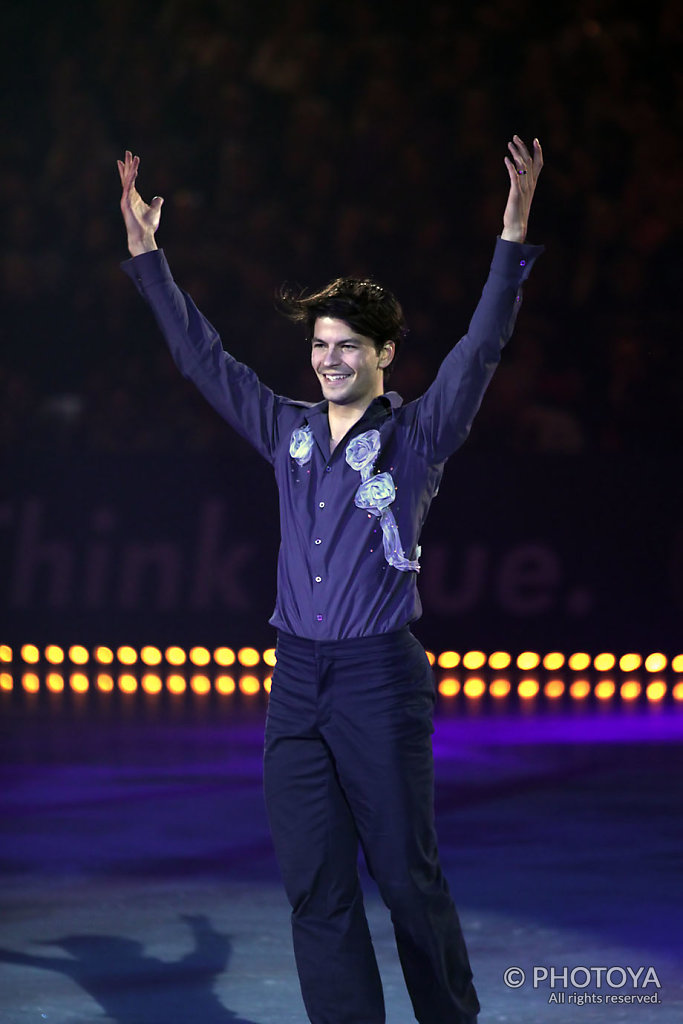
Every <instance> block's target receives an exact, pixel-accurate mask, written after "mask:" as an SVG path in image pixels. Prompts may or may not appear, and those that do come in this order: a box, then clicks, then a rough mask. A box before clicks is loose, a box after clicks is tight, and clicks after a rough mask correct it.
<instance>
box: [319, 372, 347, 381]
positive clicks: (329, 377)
mask: <svg viewBox="0 0 683 1024" xmlns="http://www.w3.org/2000/svg"><path fill="white" fill-rule="evenodd" d="M320 376H321V377H322V378H323V380H324V381H327V383H328V384H339V383H340V382H341V381H344V380H348V379H349V377H350V376H351V374H350V373H322V374H321V375H320Z"/></svg>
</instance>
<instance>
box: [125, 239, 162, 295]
mask: <svg viewBox="0 0 683 1024" xmlns="http://www.w3.org/2000/svg"><path fill="white" fill-rule="evenodd" d="M121 270H122V271H123V272H124V274H126V275H127V276H128V277H129V278H130V279H131V281H132V282H133V284H134V285H135V286H136V288H137V289H138V291H139V292H140V293H141V294H143V295H144V293H145V291H146V290H147V288H151V287H152V286H153V285H155V284H168V283H169V282H171V281H173V275H172V274H171V269H170V267H169V265H168V263H167V262H166V257H165V255H164V250H163V249H152V251H151V252H142V253H140V255H139V256H132V257H131V258H130V259H129V260H124V261H123V262H122V263H121Z"/></svg>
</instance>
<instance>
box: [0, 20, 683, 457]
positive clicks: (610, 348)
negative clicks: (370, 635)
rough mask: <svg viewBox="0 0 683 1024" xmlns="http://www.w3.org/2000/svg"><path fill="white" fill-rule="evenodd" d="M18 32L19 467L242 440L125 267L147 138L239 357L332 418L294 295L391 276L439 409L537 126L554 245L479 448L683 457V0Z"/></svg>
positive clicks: (11, 157)
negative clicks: (169, 347) (454, 350)
mask: <svg viewBox="0 0 683 1024" xmlns="http://www.w3.org/2000/svg"><path fill="white" fill-rule="evenodd" d="M3 19H4V34H3V38H2V42H0V48H1V49H2V53H3V60H2V75H3V88H4V94H5V97H6V100H5V103H4V104H3V108H2V111H1V112H0V118H1V120H2V128H3V133H2V134H3V160H2V162H1V163H0V204H2V221H3V226H4V231H3V240H2V248H1V255H0V292H1V295H2V310H3V315H2V321H1V322H0V346H1V347H0V402H1V408H0V445H1V446H2V448H3V450H4V451H5V452H6V453H13V452H20V453H22V452H40V451H76V452H78V451H84V450H87V451H95V452H103V453H105V452H117V453H124V454H125V453H129V452H130V453H174V452H187V453H194V452H196V453H212V452H222V451H226V450H230V449H231V448H232V447H233V446H234V445H236V444H238V442H236V441H235V440H234V438H233V437H232V434H231V432H230V431H229V430H228V429H227V428H225V426H224V425H223V424H222V423H221V421H220V420H218V418H217V417H216V416H215V414H214V413H213V412H212V411H211V410H210V409H209V408H208V407H207V406H206V405H205V403H204V402H203V400H202V399H201V398H199V397H198V396H196V395H195V394H194V391H193V389H192V387H191V386H190V385H188V384H187V383H186V382H185V381H183V379H182V378H181V377H180V376H179V374H178V373H177V371H176V370H175V369H174V368H173V367H172V365H171V364H170V361H169V359H168V357H167V356H166V354H165V350H164V346H163V342H162V341H161V339H160V337H159V335H158V332H157V330H156V327H155V325H154V323H153V321H152V319H151V316H150V314H149V313H148V312H147V311H146V309H145V307H144V305H143V303H142V301H141V300H140V298H139V297H138V296H137V294H136V292H135V290H134V289H133V287H132V285H131V284H130V282H129V281H127V280H126V278H125V277H124V275H123V274H122V273H121V271H120V269H119V265H118V264H119V261H120V260H123V259H125V258H126V249H125V233H124V230H123V224H122V222H121V219H120V212H119V208H118V202H119V181H118V173H117V171H116V158H117V157H119V156H121V155H122V154H123V150H124V149H126V148H128V149H131V150H133V151H134V152H136V153H139V154H140V156H141V160H142V164H141V171H140V177H139V188H140V191H141V193H142V194H143V196H144V197H145V198H147V199H149V198H151V197H152V196H153V195H156V194H158V195H162V196H164V198H165V205H164V209H163V214H162V225H161V229H160V231H159V237H158V241H159V243H160V245H162V246H163V247H164V249H165V251H166V253H167V256H168V258H169V262H170V264H171V267H172V269H173V271H174V274H175V277H176V279H177V281H178V282H179V284H181V286H182V287H184V288H186V289H187V290H188V291H189V292H190V294H191V295H192V296H193V298H194V299H195V301H196V302H197V304H198V305H199V307H200V309H202V311H203V312H204V313H205V314H206V315H207V316H208V317H209V319H211V320H212V322H213V323H214V324H215V325H216V326H217V327H218V329H219V330H220V332H221V335H222V337H223V340H224V344H225V345H226V347H228V348H230V350H231V351H232V352H233V354H235V355H236V356H237V357H238V358H240V359H243V360H244V361H246V362H248V363H250V365H253V366H254V367H255V368H256V369H257V370H258V372H259V373H260V374H261V376H262V377H263V379H264V380H265V381H266V382H267V383H268V384H270V385H271V386H273V387H274V388H275V389H276V390H277V391H279V392H281V393H284V394H289V395H291V396H293V397H299V398H305V399H309V400H315V399H316V398H317V393H316V386H315V382H314V381H313V380H312V379H311V372H310V369H309V367H308V363H307V349H306V343H305V341H304V339H303V338H301V337H299V336H298V334H297V331H296V328H293V327H292V326H291V325H289V324H287V323H286V322H285V321H283V320H281V319H280V318H279V316H278V314H277V312H276V310H275V301H274V296H275V294H276V292H277V290H278V288H279V287H280V286H281V285H282V284H283V283H284V282H288V283H296V284H300V285H301V286H303V287H311V288H315V287H319V286H321V285H322V284H324V283H325V282H326V281H327V280H328V279H330V278H331V277H334V276H337V275H339V274H352V273H353V274H356V273H362V274H364V275H366V274H368V275H372V276H374V277H375V278H376V279H377V280H379V281H381V282H382V283H384V284H386V285H388V286H389V287H390V288H392V290H394V291H395V292H396V293H397V294H398V296H399V298H400V299H401V301H402V303H403V306H404V310H405V313H406V317H407V320H408V324H409V326H410V334H409V337H408V341H407V342H406V344H405V347H404V351H403V352H402V354H401V357H400V361H399V363H398V365H397V368H396V371H395V374H394V378H393V380H392V382H391V386H392V387H395V388H396V390H399V391H400V392H401V393H402V394H403V395H404V397H406V398H412V397H415V396H417V395H418V394H419V393H420V392H421V391H422V390H423V389H424V387H425V386H426V385H427V383H428V382H429V380H430V379H431V377H432V376H433V374H434V372H435V370H436V367H437V366H438V364H439V362H440V360H441V359H442V358H443V356H444V355H445V353H446V352H447V350H448V348H449V347H450V345H451V344H452V343H453V342H454V341H455V340H457V338H458V337H459V336H460V335H461V334H463V333H464V331H465V330H466V327H467V322H468V319H469V316H470V314H471V312H472V310H473V308H474V304H475V302H476V299H477V297H478V295H479V291H480V289H481V286H482V284H483V281H484V279H485V276H486V270H487V265H488V261H489V259H490V254H491V251H492V247H493V242H494V238H495V235H496V234H497V233H498V232H499V231H500V228H501V221H502V211H503V207H504V203H505V197H506V194H507V172H506V170H505V166H504V164H503V158H504V156H505V153H506V144H507V140H508V139H509V138H510V136H511V134H512V133H513V132H518V133H519V134H520V135H521V136H522V137H523V138H525V139H526V140H527V142H528V143H531V140H532V138H533V137H534V135H537V136H538V137H539V138H540V139H541V142H542V144H543V148H544V153H545V159H546V167H545V169H544V171H543V175H542V177H541V182H540V185H539V189H538V195H537V199H536V202H535V205H534V209H533V211H532V223H531V229H530V236H529V241H532V242H542V243H543V244H545V246H546V253H545V255H544V256H543V258H542V260H541V261H540V262H539V263H538V265H537V267H536V268H535V270H534V274H533V275H532V278H531V280H530V282H529V284H528V286H527V288H526V293H525V305H524V308H523V310H522V312H521V315H520V320H519V324H518V328H517V331H516V333H515V336H514V338H513V341H512V343H511V344H510V347H509V350H508V351H507V352H506V354H505V358H504V362H503V365H502V366H501V368H500V370H499V372H498V373H497V375H496V377H495V379H494V383H493V385H492V387H491V391H490V393H489V395H488V396H487V399H486V401H485V403H484V405H483V407H482V410H481V413H480V416H479V419H478V421H477V424H476V427H475V430H474V431H473V435H472V439H471V441H470V442H469V444H470V445H471V446H472V447H473V448H474V449H478V450H482V451H486V450H495V451H505V450H507V451H510V452H520V453H522V452H523V453H527V452H541V453H545V452H547V453H563V454H575V453H592V452H596V453H605V452H606V453H627V454H639V453H645V452H648V453H649V452H657V453H659V452H665V453H666V452H672V451H673V450H674V449H675V450H677V448H678V445H677V441H678V439H679V438H680V437H681V436H683V434H682V433H681V427H682V426H683V423H682V416H681V398H680V390H681V380H682V370H683V364H682V356H681V345H680V343H679V339H678V334H679V326H678V325H679V324H680V322H681V315H682V313H683V311H682V310H681V302H682V299H681V296H682V293H683V289H682V288H681V284H680V282H681V279H682V275H681V257H680V253H679V246H678V236H679V234H680V233H681V230H682V229H683V201H682V192H683V189H682V188H681V186H682V184H683V172H682V171H681V166H682V164H681V155H682V154H681V148H682V146H681V132H680V128H681V112H682V109H683V67H681V65H680V62H678V61H677V59H676V54H677V53H678V52H679V47H680V44H681V42H682V37H683V18H682V16H681V13H680V4H679V2H678V0H662V2H655V3H651V4H648V5H642V4H638V5H636V4H635V3H630V2H628V0H558V2H556V3H553V4H545V3H544V4H541V3H539V2H534V0H514V2H513V0H481V2H473V0H465V2H461V3H452V2H433V0H423V2H421V3H419V4H418V3H415V4H404V5H395V4H390V3H388V2H386V0H373V2H368V0H344V3H322V2H316V0H288V2H287V3H281V4H280V3H273V2H272V0H271V2H264V0H251V2H249V3H246V2H244V0H166V2H163V3H162V2H159V0H146V2H145V3H144V4H142V3H139V2H138V0H116V2H112V0H81V2H69V0H66V2H65V3H64V4H61V5H54V4H49V5H48V4H47V3H46V4H35V3H33V4H32V3H27V2H21V3H20V2H18V0H14V2H13V3H10V5H9V12H5V13H4V14H3Z"/></svg>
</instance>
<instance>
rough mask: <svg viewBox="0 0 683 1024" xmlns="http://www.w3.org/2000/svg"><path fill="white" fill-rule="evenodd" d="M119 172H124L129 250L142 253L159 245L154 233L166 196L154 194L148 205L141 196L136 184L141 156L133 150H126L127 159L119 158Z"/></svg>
mask: <svg viewBox="0 0 683 1024" xmlns="http://www.w3.org/2000/svg"><path fill="white" fill-rule="evenodd" d="M116 163H117V164H118V168H119V175H120V176H121V188H122V190H123V191H122V194H121V213H122V214H123V219H124V221H125V224H126V231H127V232H128V251H129V252H130V254H131V256H139V255H140V254H141V253H143V252H151V251H152V250H153V249H156V247H157V244H156V242H155V241H154V233H155V232H156V229H157V228H158V227H159V221H160V220H161V207H162V205H163V202H164V201H163V199H162V198H161V196H155V197H154V199H153V200H152V202H151V203H150V204H149V206H148V205H147V203H146V202H144V200H143V199H142V198H141V196H140V193H139V192H138V190H137V189H136V187H135V179H136V178H137V176H138V167H139V166H140V157H139V156H133V154H132V153H131V152H130V150H128V149H127V150H126V156H125V159H124V160H117V161H116Z"/></svg>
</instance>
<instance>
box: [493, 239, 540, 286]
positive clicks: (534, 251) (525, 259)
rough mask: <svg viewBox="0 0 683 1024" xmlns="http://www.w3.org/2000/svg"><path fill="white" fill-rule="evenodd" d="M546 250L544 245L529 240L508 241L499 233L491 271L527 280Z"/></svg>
mask: <svg viewBox="0 0 683 1024" xmlns="http://www.w3.org/2000/svg"><path fill="white" fill-rule="evenodd" d="M544 251H545V246H544V245H529V243H528V242H508V241H507V240H506V239H503V238H501V237H500V235H498V237H497V239H496V247H495V249H494V250H493V259H492V260H491V272H492V273H494V274H501V275H502V276H504V277H507V278H510V277H513V278H516V279H517V280H520V281H526V279H527V277H528V276H529V274H530V273H531V268H532V267H533V265H534V263H535V262H536V260H537V259H538V257H539V256H540V255H541V253H543V252H544Z"/></svg>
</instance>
